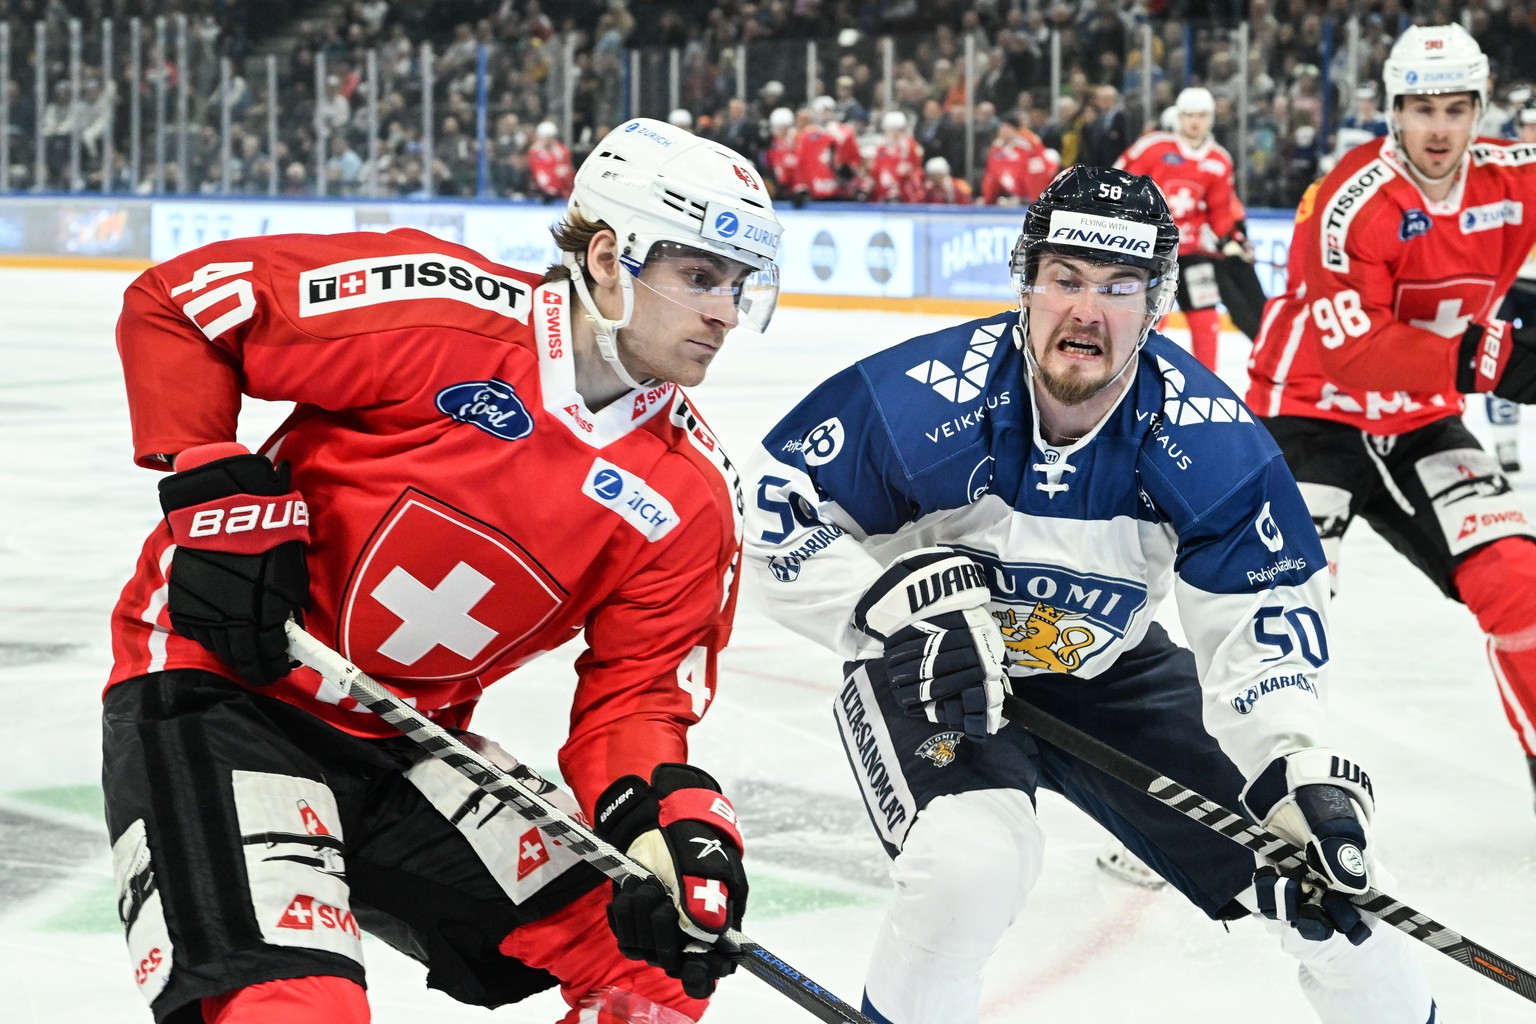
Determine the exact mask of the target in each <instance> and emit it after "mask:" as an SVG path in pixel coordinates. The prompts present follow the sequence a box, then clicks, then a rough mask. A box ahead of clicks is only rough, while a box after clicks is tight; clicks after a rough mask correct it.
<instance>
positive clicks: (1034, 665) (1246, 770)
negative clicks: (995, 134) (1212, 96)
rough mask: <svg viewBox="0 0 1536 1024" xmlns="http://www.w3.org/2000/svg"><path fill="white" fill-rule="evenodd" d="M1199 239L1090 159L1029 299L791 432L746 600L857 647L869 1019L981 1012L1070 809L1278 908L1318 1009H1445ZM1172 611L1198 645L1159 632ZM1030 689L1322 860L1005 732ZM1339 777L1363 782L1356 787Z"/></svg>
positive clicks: (1041, 229)
mask: <svg viewBox="0 0 1536 1024" xmlns="http://www.w3.org/2000/svg"><path fill="white" fill-rule="evenodd" d="M1177 248H1178V232H1177V230H1176V229H1175V227H1174V224H1173V220H1172V218H1171V217H1170V216H1169V213H1168V209H1167V206H1166V205H1165V204H1164V202H1163V199H1162V196H1161V194H1160V193H1159V192H1158V191H1157V189H1156V186H1155V185H1153V183H1152V181H1151V179H1150V178H1144V177H1137V176H1133V175H1130V174H1127V173H1125V172H1123V171H1117V170H1113V169H1109V168H1097V167H1084V166H1077V167H1073V168H1070V169H1069V170H1067V171H1065V172H1063V173H1062V174H1061V175H1060V176H1058V177H1057V179H1056V180H1055V181H1054V182H1053V183H1052V184H1051V185H1050V186H1049V187H1048V188H1047V189H1046V191H1045V192H1044V193H1043V194H1042V195H1041V196H1040V198H1039V199H1038V200H1037V201H1036V202H1035V203H1034V204H1033V205H1032V206H1031V207H1030V209H1029V212H1028V214H1027V217H1026V220H1025V224H1024V232H1023V234H1022V236H1021V237H1020V239H1019V241H1018V244H1017V245H1016V246H1015V249H1014V252H1013V256H1012V260H1011V271H1012V274H1013V277H1014V282H1015V285H1016V287H1017V289H1018V291H1019V293H1020V310H1019V311H1009V312H1006V313H1000V314H998V315H996V316H992V317H988V318H985V319H982V320H975V321H972V322H970V323H965V324H960V325H958V326H955V327H951V328H948V329H945V330H941V331H938V332H937V333H934V334H930V335H925V336H923V337H919V338H913V339H911V340H909V341H907V342H904V343H902V344H899V345H895V346H893V347H891V348H889V349H886V350H884V351H882V352H879V353H877V354H875V355H873V356H870V357H868V358H866V359H863V360H861V361H859V362H858V363H856V364H854V365H853V366H852V367H849V368H848V369H846V370H844V371H842V372H840V373H838V374H836V375H834V376H833V377H832V378H831V379H829V380H828V381H826V382H825V383H823V384H822V385H820V386H819V387H817V388H816V389H815V390H814V391H812V392H811V394H810V395H809V396H808V397H807V398H805V399H804V400H803V401H802V402H801V403H800V404H799V405H798V406H797V407H796V408H795V409H794V410H793V411H792V412H791V413H790V414H789V415H788V416H786V417H785V418H784V419H783V420H782V421H781V422H780V423H779V424H778V426H776V427H775V428H774V429H773V431H772V432H771V433H770V434H769V435H768V437H767V438H766V439H765V441H764V450H763V451H762V452H761V453H759V455H758V461H757V464H756V465H755V467H754V469H753V472H752V473H751V474H750V478H751V479H752V485H751V486H752V491H751V493H752V494H753V496H754V497H753V500H749V502H748V505H749V508H748V512H747V517H746V524H745V528H746V555H745V559H744V560H745V562H746V564H747V565H749V566H750V568H751V571H753V572H754V573H755V574H756V575H757V576H758V577H760V578H759V579H758V581H757V583H758V585H757V586H755V587H754V588H752V589H753V590H755V591H756V594H757V597H758V599H759V600H760V601H762V602H763V603H764V604H765V606H766V609H767V611H768V612H769V614H770V615H772V616H773V617H774V618H775V619H777V620H778V621H780V622H782V623H784V624H785V625H787V626H789V627H790V628H791V629H793V630H795V631H796V632H799V633H801V634H802V635H804V636H806V637H809V638H811V639H813V640H815V641H817V642H818V643H821V644H823V645H824V646H826V647H828V648H831V649H832V650H834V651H836V652H838V653H839V654H841V655H842V656H843V657H844V658H845V659H846V660H847V662H848V665H847V670H846V679H845V683H844V685H843V687H842V689H841V690H840V692H839V694H838V696H837V698H836V700H835V702H834V710H835V715H836V719H837V724H838V728H839V730H840V731H841V733H842V738H843V743H844V747H845V749H846V752H847V755H848V760H849V764H850V765H851V766H852V768H853V771H854V774H855V776H856V777H857V779H858V784H859V787H860V789H861V791H862V793H863V797H864V800H865V803H866V805H867V807H868V810H869V814H870V819H871V821H872V823H873V825H874V827H875V829H876V831H877V832H878V833H879V835H880V838H881V840H882V841H883V842H884V844H885V846H886V849H887V851H888V852H889V853H890V855H891V856H892V857H893V858H894V863H893V867H892V874H893V878H894V880H895V882H896V886H895V890H896V892H895V899H894V903H893V906H892V908H891V910H890V912H889V914H888V916H887V918H886V920H885V921H884V923H883V924H882V926H881V929H880V932H879V934H878V935H877V936H876V939H875V943H874V950H873V954H872V956H871V966H870V969H869V974H868V977H867V979H866V986H865V1007H864V1009H865V1012H866V1013H868V1014H869V1015H870V1016H871V1017H872V1018H874V1019H875V1020H877V1021H882V1022H887V1024H932V1022H934V1021H945V1022H946V1024H950V1022H967V1021H975V1020H976V1019H977V1013H978V1003H979V999H980V994H981V986H982V973H983V969H984V967H985V965H986V962H987V959H988V957H989V956H990V954H991V952H992V950H993V949H994V948H995V947H996V945H997V943H998V941H999V939H1000V938H1001V936H1002V934H1003V932H1004V930H1005V929H1006V928H1007V927H1008V926H1009V924H1010V923H1011V922H1012V921H1013V920H1014V918H1015V917H1016V916H1017V915H1018V914H1019V913H1020V911H1021V910H1022V909H1023V907H1024V903H1025V900H1026V897H1027V896H1028V893H1029V891H1030V888H1031V887H1032V886H1033V884H1034V882H1035V880H1036V879H1037V877H1038V876H1039V872H1040V867H1041V858H1042V843H1043V840H1042V836H1041V833H1040V828H1039V825H1038V823H1037V821H1036V818H1035V811H1034V794H1035V792H1036V790H1037V789H1038V787H1041V786H1044V787H1046V788H1048V789H1052V790H1055V791H1057V792H1060V793H1061V794H1063V795H1064V796H1065V797H1066V798H1067V799H1068V800H1070V801H1072V802H1073V803H1074V804H1076V805H1077V806H1078V807H1080V808H1081V809H1082V810H1083V811H1085V812H1086V813H1087V814H1089V815H1090V816H1091V817H1093V818H1095V819H1096V820H1097V821H1099V822H1100V823H1101V824H1103V825H1104V827H1105V828H1107V829H1108V830H1109V831H1110V832H1112V833H1113V834H1114V835H1115V836H1116V837H1117V838H1118V839H1120V840H1121V841H1122V842H1124V843H1125V844H1126V845H1127V846H1128V847H1129V848H1130V849H1131V850H1132V851H1134V852H1135V853H1136V854H1137V855H1138V856H1140V857H1141V858H1142V859H1143V860H1145V861H1146V862H1147V863H1148V864H1149V865H1151V866H1152V867H1153V868H1154V869H1155V870H1156V871H1158V872H1159V873H1160V874H1161V875H1162V876H1163V877H1165V878H1166V879H1167V880H1168V881H1169V883H1170V884H1171V885H1173V886H1174V887H1176V888H1177V889H1178V890H1179V891H1180V892H1182V893H1183V894H1184V895H1185V896H1186V897H1187V898H1188V899H1189V900H1190V901H1191V902H1193V903H1194V904H1195V905H1197V906H1198V907H1199V908H1200V909H1201V910H1203V911H1204V912H1205V913H1206V914H1208V915H1209V916H1210V917H1212V918H1213V919H1216V920H1233V919H1236V918H1240V917H1247V916H1250V915H1254V914H1261V915H1263V916H1264V917H1267V918H1269V919H1270V920H1271V921H1273V922H1275V924H1273V925H1272V927H1274V928H1275V930H1276V931H1277V932H1278V933H1279V939H1280V944H1281V946H1282V947H1283V948H1284V950H1285V951H1286V952H1287V953H1289V954H1291V955H1292V956H1294V957H1295V958H1296V959H1297V960H1298V961H1299V963H1300V978H1301V984H1302V988H1303V990H1304V991H1305V993H1306V996H1307V998H1308V999H1309V1000H1310V1002H1311V1003H1312V1006H1313V1008H1314V1009H1315V1011H1316V1013H1317V1015H1318V1016H1319V1018H1320V1019H1322V1020H1324V1021H1328V1022H1337V1024H1346V1022H1347V1024H1424V1022H1426V1021H1431V1020H1433V1019H1434V1013H1435V1011H1434V1003H1433V1001H1432V1000H1431V998H1430V993H1429V989H1428V986H1427V984H1426V982H1425V981H1424V979H1423V977H1422V976H1421V974H1420V973H1419V970H1418V968H1417V966H1416V964H1415V962H1414V960H1413V958H1412V956H1411V955H1410V953H1409V950H1408V948H1407V938H1406V937H1405V936H1404V935H1402V934H1401V933H1400V932H1398V931H1397V930H1396V929H1394V928H1391V927H1389V926H1386V925H1383V924H1381V923H1380V922H1378V921H1376V920H1375V919H1374V918H1371V917H1369V916H1368V915H1367V916H1365V917H1363V918H1362V915H1360V914H1359V913H1358V912H1356V911H1355V909H1354V908H1353V906H1352V905H1350V904H1349V903H1348V902H1347V900H1345V899H1344V898H1343V897H1342V896H1341V893H1349V892H1361V891H1363V890H1364V889H1365V888H1367V887H1368V886H1369V885H1372V884H1376V883H1377V882H1378V881H1381V882H1382V883H1383V884H1385V881H1386V880H1385V879H1383V878H1382V876H1381V874H1380V868H1379V866H1378V865H1377V864H1376V863H1375V860H1374V856H1373V854H1374V847H1373V846H1371V844H1370V842H1369V823H1370V815H1371V811H1372V808H1373V794H1372V792H1371V785H1370V781H1369V778H1368V776H1367V775H1366V774H1365V773H1364V772H1362V771H1359V770H1358V768H1357V767H1355V766H1353V765H1352V764H1351V762H1349V761H1348V760H1347V759H1346V758H1344V756H1343V755H1340V754H1337V753H1335V752H1334V751H1333V750H1332V749H1330V748H1329V747H1328V746H1326V745H1325V744H1326V740H1325V738H1324V730H1323V706H1322V695H1323V690H1324V686H1325V675H1326V673H1325V668H1326V665H1327V662H1328V582H1327V566H1326V563H1325V561H1324V558H1323V552H1322V548H1321V546H1320V544H1319V542H1318V540H1317V533H1316V531H1315V530H1314V529H1313V527H1312V519H1311V516H1310V514H1309V513H1308V511H1307V508H1306V506H1305V505H1304V504H1303V503H1302V500H1301V496H1300V494H1299V492H1298V490H1297V487H1296V484H1295V482H1294V481H1293V480H1292V478H1291V476H1290V473H1289V472H1288V471H1287V469H1286V466H1285V462H1284V461H1283V460H1282V458H1281V456H1280V452H1279V450H1278V449H1277V448H1276V446H1275V444H1274V442H1273V441H1272V440H1271V439H1270V438H1269V436H1268V434H1266V433H1265V431H1264V430H1263V429H1262V428H1261V427H1260V426H1259V425H1257V424H1256V423H1255V422H1254V419H1253V417H1252V415H1251V414H1250V413H1249V412H1248V410H1247V409H1246V408H1245V407H1244V406H1243V404H1242V403H1241V402H1240V401H1239V400H1238V399H1237V397H1236V396H1234V395H1233V394H1232V392H1231V391H1229V390H1228V389H1227V388H1226V387H1225V386H1224V385H1223V384H1222V383H1221V382H1220V381H1219V380H1218V379H1217V378H1216V377H1215V376H1214V375H1213V374H1212V373H1210V372H1209V371H1208V370H1206V369H1205V368H1203V367H1202V366H1201V365H1200V364H1199V363H1198V362H1196V361H1195V360H1194V359H1193V358H1192V357H1190V356H1189V355H1188V354H1186V353H1185V352H1184V351H1183V350H1182V349H1180V348H1179V347H1178V346H1176V345H1175V344H1174V343H1173V342H1171V341H1170V340H1169V339H1167V338H1165V337H1163V336H1162V335H1160V334H1156V333H1154V332H1152V331H1151V328H1152V326H1153V325H1154V324H1155V323H1156V322H1157V320H1158V319H1159V318H1160V317H1161V316H1162V315H1163V313H1165V312H1166V311H1167V310H1168V308H1169V306H1170V304H1171V303H1172V301H1173V297H1174V292H1175V288H1176V278H1177V273H1178V271H1177ZM1170 592H1171V593H1172V594H1173V596H1174V599H1175V601H1176V602H1177V607H1178V610H1179V616H1180V620H1181V622H1182V624H1183V627H1184V631H1185V633H1186V634H1187V637H1188V640H1189V648H1188V649H1186V648H1184V647H1181V646H1178V645H1177V644H1175V643H1174V642H1173V641H1172V640H1171V639H1170V638H1169V636H1168V634H1167V633H1166V631H1165V630H1164V629H1163V628H1162V626H1160V625H1159V624H1157V623H1155V622H1154V621H1153V620H1152V615H1153V613H1154V612H1155V611H1156V609H1157V607H1158V605H1159V604H1160V603H1161V602H1162V600H1163V598H1164V597H1165V596H1167V595H1168V594H1169V593H1170ZM1008 689H1011V691H1012V692H1013V693H1016V694H1018V695H1020V696H1022V697H1024V698H1025V699H1027V700H1029V701H1031V702H1033V703H1035V704H1037V705H1038V706H1040V707H1042V708H1044V709H1045V710H1046V711H1048V712H1050V713H1051V714H1053V715H1056V716H1057V717H1059V718H1062V719H1065V720H1066V721H1068V722H1070V723H1072V724H1074V725H1076V726H1078V727H1079V728H1081V729H1084V730H1086V731H1088V732H1090V733H1092V734H1094V735H1096V736H1097V737H1099V738H1100V739H1101V740H1104V741H1106V742H1108V743H1110V744H1112V745H1114V746H1115V747H1117V748H1119V749H1120V750H1122V751H1124V752H1125V753H1127V754H1129V755H1130V756H1132V757H1134V758H1136V759H1138V760H1140V761H1143V762H1145V763H1147V764H1151V765H1154V766H1156V767H1157V768H1158V769H1159V770H1161V771H1162V772H1164V773H1165V774H1168V775H1170V776H1171V777H1173V778H1175V779H1177V780H1178V781H1180V782H1182V783H1184V784H1185V785H1188V786H1190V787H1192V788H1194V789H1196V790H1198V791H1200V792H1202V793H1204V794H1206V795H1207V796H1209V797H1211V798H1213V799H1215V800H1217V801H1219V802H1221V803H1223V804H1225V805H1227V806H1229V807H1232V808H1234V809H1235V808H1242V810H1244V811H1246V812H1247V813H1248V814H1249V815H1250V816H1251V817H1252V818H1253V819H1254V820H1256V821H1259V822H1261V823H1263V824H1264V825H1265V826H1266V827H1268V828H1270V829H1272V830H1273V831H1275V832H1276V833H1278V834H1280V835H1282V836H1285V837H1286V838H1288V839H1290V840H1291V841H1292V842H1295V843H1296V844H1297V845H1299V846H1303V847H1305V848H1306V849H1307V850H1308V851H1309V852H1310V854H1311V857H1312V859H1313V861H1314V863H1315V865H1316V866H1317V868H1318V869H1319V871H1320V872H1321V873H1322V874H1323V875H1324V876H1325V877H1326V878H1327V879H1328V880H1329V883H1330V884H1329V886H1328V887H1327V888H1323V887H1322V886H1314V885H1310V884H1303V883H1300V882H1297V881H1293V880H1289V879H1285V878H1280V877H1277V876H1276V875H1275V874H1274V873H1273V872H1272V871H1265V870H1260V871H1259V872H1257V873H1256V872H1255V865H1254V862H1253V857H1252V855H1251V854H1249V853H1247V852H1246V851H1244V850H1243V849H1242V848H1240V847H1238V846H1237V845H1235V844H1233V843H1230V842H1229V841H1227V840H1226V839H1224V838H1222V837H1221V836H1218V835H1216V834H1215V833H1212V832H1209V831H1207V830H1206V829H1204V828H1202V827H1201V826H1200V825H1198V824H1195V823H1194V822H1192V821H1190V820H1189V819H1187V818H1185V817H1183V816H1182V815H1180V814H1178V813H1176V812H1174V811H1172V810H1170V809H1168V808H1166V807H1164V806H1163V805H1161V804H1158V803H1157V802H1156V801H1154V800H1152V799H1151V798H1149V797H1147V796H1146V795H1145V794H1143V793H1139V792H1136V791H1134V790H1132V789H1130V788H1129V787H1126V786H1124V785H1122V784H1121V783H1119V782H1117V781H1114V780H1113V779H1110V778H1109V777H1108V776H1105V775H1101V774H1099V773H1098V772H1097V771H1095V770H1094V769H1093V768H1091V767H1089V766H1087V765H1085V764H1083V763H1082V762H1079V761H1077V760H1075V759H1074V758H1072V757H1070V756H1068V755H1067V754H1065V753H1064V752H1062V751H1060V750H1058V749H1056V748H1054V747H1052V746H1050V745H1049V744H1047V743H1045V742H1044V741H1039V740H1036V739H1034V738H1033V737H1032V736H1031V735H1029V734H1028V733H1027V732H1025V731H1023V730H1022V729H1021V728H1019V727H1017V726H1008V725H1005V723H1004V722H1003V720H1002V717H1001V701H1002V695H1003V693H1004V691H1005V690H1008ZM1339 766H1345V767H1344V770H1343V771H1340V767H1339Z"/></svg>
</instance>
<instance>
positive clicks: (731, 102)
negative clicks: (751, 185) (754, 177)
mask: <svg viewBox="0 0 1536 1024" xmlns="http://www.w3.org/2000/svg"><path fill="white" fill-rule="evenodd" d="M764 120H765V119H763V118H756V117H753V116H752V112H751V110H750V109H748V107H747V104H746V101H745V100H742V99H740V98H738V97H735V96H732V97H731V98H730V99H728V100H726V102H725V117H724V118H722V119H721V121H720V124H719V127H718V129H717V131H716V134H715V141H717V142H719V143H720V144H721V145H723V146H725V147H726V148H727V149H733V150H735V151H736V152H738V153H740V154H741V155H742V156H744V157H746V158H747V159H748V160H750V161H752V163H753V164H754V165H755V164H757V162H758V156H759V154H761V153H762V151H763V145H764V139H763V133H764V130H765V126H764V124H763V121H764Z"/></svg>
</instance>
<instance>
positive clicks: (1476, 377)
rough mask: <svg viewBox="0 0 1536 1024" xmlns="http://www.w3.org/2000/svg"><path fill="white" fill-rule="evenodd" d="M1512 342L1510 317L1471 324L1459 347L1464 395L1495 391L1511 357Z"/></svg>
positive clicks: (1459, 381)
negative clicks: (1505, 365) (1508, 320)
mask: <svg viewBox="0 0 1536 1024" xmlns="http://www.w3.org/2000/svg"><path fill="white" fill-rule="evenodd" d="M1511 342H1512V339H1511V338H1510V337H1509V324H1508V322H1507V321H1504V320H1494V321H1492V322H1491V323H1486V324H1480V323H1471V324H1468V325H1467V329H1466V330H1465V331H1463V332H1462V335H1461V344H1460V345H1458V346H1457V349H1456V390H1457V391H1460V392H1461V393H1462V394H1464V395H1471V394H1476V393H1478V392H1481V391H1492V390H1493V389H1494V386H1495V385H1497V384H1498V382H1499V376H1500V375H1501V374H1502V372H1503V369H1504V364H1505V362H1506V361H1508V359H1509V347H1510V344H1511Z"/></svg>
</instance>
